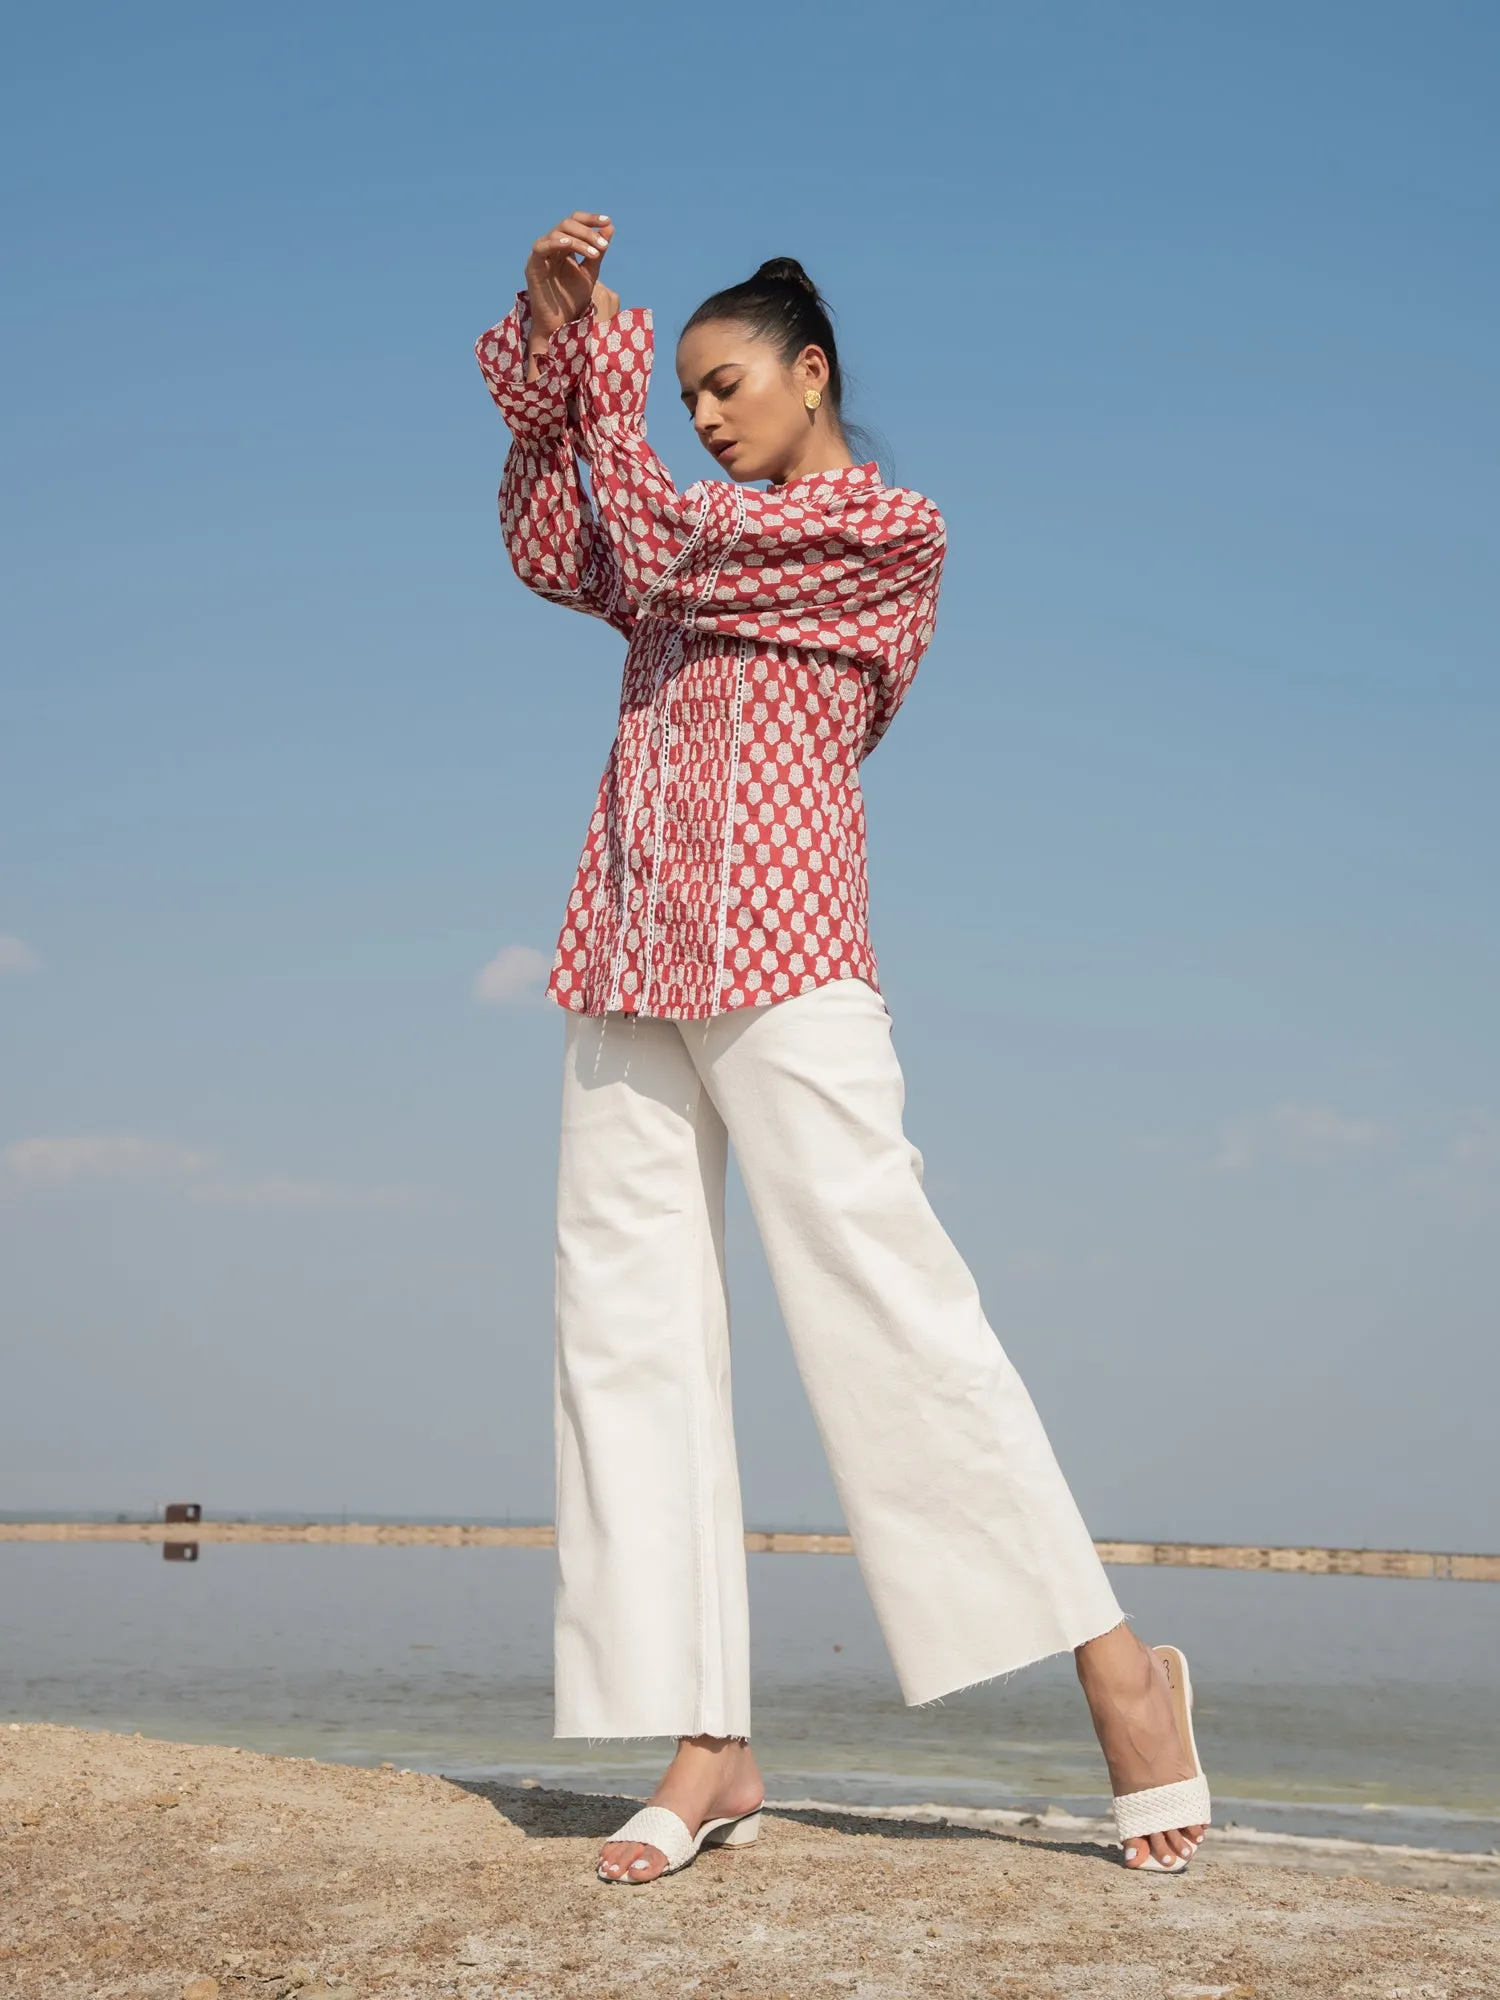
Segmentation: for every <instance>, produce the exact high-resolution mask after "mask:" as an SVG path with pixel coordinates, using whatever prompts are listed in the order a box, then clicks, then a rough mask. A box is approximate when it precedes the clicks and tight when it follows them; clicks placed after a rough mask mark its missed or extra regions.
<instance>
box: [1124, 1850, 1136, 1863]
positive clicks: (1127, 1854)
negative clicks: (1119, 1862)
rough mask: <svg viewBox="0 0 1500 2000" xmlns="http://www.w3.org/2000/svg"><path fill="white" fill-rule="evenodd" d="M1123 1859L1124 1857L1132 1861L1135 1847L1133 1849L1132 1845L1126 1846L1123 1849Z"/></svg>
mask: <svg viewBox="0 0 1500 2000" xmlns="http://www.w3.org/2000/svg"><path fill="white" fill-rule="evenodd" d="M1125 1859H1126V1860H1127V1861H1134V1859H1135V1849H1134V1848H1133V1847H1127V1848H1126V1850H1125Z"/></svg>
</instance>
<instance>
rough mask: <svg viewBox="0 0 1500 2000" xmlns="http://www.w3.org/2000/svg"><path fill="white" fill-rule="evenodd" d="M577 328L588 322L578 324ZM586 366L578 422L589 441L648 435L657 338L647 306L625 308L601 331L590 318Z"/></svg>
mask: <svg viewBox="0 0 1500 2000" xmlns="http://www.w3.org/2000/svg"><path fill="white" fill-rule="evenodd" d="M574 324H575V325H581V324H583V322H581V321H575V322H574ZM586 344H587V349H588V354H587V366H586V367H585V368H584V369H583V371H582V374H581V377H580V379H579V383H578V421H579V425H580V428H581V429H582V431H583V433H584V435H585V436H587V435H588V434H589V432H591V431H592V432H594V433H595V434H596V435H598V436H602V437H607V436H609V435H610V434H611V433H612V432H615V431H619V430H627V431H638V432H640V433H641V434H642V435H643V436H644V434H645V429H646V391H647V389H648V388H649V387H650V385H651V361H652V351H653V335H652V330H651V312H650V309H649V307H646V306H626V307H624V308H623V310H621V311H620V312H617V313H616V314H615V316H614V318H613V319H611V320H607V321H605V322H604V324H603V325H600V323H599V321H598V319H597V318H594V317H593V316H592V315H591V316H590V323H589V327H588V336H587V343H586Z"/></svg>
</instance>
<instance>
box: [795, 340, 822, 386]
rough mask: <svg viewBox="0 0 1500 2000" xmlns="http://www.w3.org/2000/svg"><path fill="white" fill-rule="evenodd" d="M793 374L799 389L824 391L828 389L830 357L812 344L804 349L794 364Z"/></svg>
mask: <svg viewBox="0 0 1500 2000" xmlns="http://www.w3.org/2000/svg"><path fill="white" fill-rule="evenodd" d="M792 373H793V375H794V376H795V377H796V380H797V387H798V388H799V389H818V390H823V389H826V388H827V387H828V356H827V355H826V354H825V353H824V352H823V350H822V348H821V347H818V346H815V345H813V344H812V343H811V342H809V344H808V345H807V346H806V347H804V348H803V350H802V352H801V353H800V354H799V355H798V356H797V359H796V360H795V361H794V362H793V363H792Z"/></svg>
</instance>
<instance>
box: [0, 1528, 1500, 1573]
mask: <svg viewBox="0 0 1500 2000" xmlns="http://www.w3.org/2000/svg"><path fill="white" fill-rule="evenodd" d="M190 1532H191V1535H192V1539H193V1541H195V1542H201V1543H207V1542H312V1543H323V1544H327V1545H330V1546H344V1547H360V1548H370V1547H375V1548H438V1549H455V1548H459V1549H467V1548H472V1549H550V1548H551V1547H552V1545H553V1542H554V1539H555V1537H554V1533H553V1530H552V1528H551V1527H550V1526H543V1525H538V1526H534V1527H524V1526H523V1527H512V1526H500V1525H497V1524H494V1523H488V1522H481V1523H467V1522H461V1521H439V1522H430V1521H206V1520H201V1519H199V1520H194V1521H193V1523H192V1527H191V1530H190ZM183 1537H184V1528H183V1524H182V1523H181V1522H180V1521H0V1541H5V1542H172V1543H181V1542H182V1540H183ZM745 1547H746V1549H747V1550H748V1551H749V1552H750V1553H751V1554H752V1555H789V1556H847V1555H852V1554H853V1552H854V1544H853V1541H852V1540H851V1539H850V1537H849V1536H848V1535H817V1534H792V1533H789V1532H786V1531H784V1530H781V1529H775V1530H759V1529H756V1530H752V1531H751V1532H750V1533H748V1534H747V1535H746V1536H745ZM1094 1547H1095V1548H1096V1549H1097V1550H1098V1551H1099V1557H1100V1560H1101V1561H1102V1562H1106V1563H1112V1564H1121V1565H1128V1566H1138V1565H1148V1566H1152V1567H1157V1568H1163V1569H1243V1570H1275V1571H1279V1572H1281V1573H1283V1574H1291V1575H1297V1576H1391V1577H1416V1578H1425V1579H1428V1580H1431V1579H1434V1578H1440V1579H1442V1580H1444V1581H1447V1582H1451V1583H1500V1555H1455V1554H1442V1553H1438V1552H1435V1551H1432V1550H1425V1549H1324V1548H1271V1547H1240V1546H1237V1545H1232V1544H1227V1543H1222V1542H1107V1541H1106V1542H1095V1544H1094Z"/></svg>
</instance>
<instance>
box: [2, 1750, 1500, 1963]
mask: <svg viewBox="0 0 1500 2000" xmlns="http://www.w3.org/2000/svg"><path fill="white" fill-rule="evenodd" d="M626 1809H627V1808H626V1805H625V1802H622V1801H619V1800H608V1799H595V1798H588V1797H583V1796H579V1795H576V1794H570V1793H559V1792H546V1791H539V1790H524V1789H521V1788H512V1787H501V1786H489V1787H483V1788H474V1789H468V1788H466V1787H463V1786H460V1785H457V1784H451V1783H449V1782H447V1781H446V1780H444V1779H441V1778H433V1777H424V1776H420V1775H417V1774H414V1773H406V1772H397V1771H390V1770H380V1771H370V1770H361V1769H354V1768H350V1767H347V1766H342V1765H337V1764H320V1763H314V1762H312V1761H310V1760H302V1759H298V1758H286V1757H262V1756H257V1755H254V1754H252V1753H250V1752H248V1751H246V1752H241V1751H236V1750H230V1749H223V1748H212V1747H201V1748H200V1747H190V1746H186V1745H182V1744H176V1743H162V1742H154V1741H150V1740H146V1739H143V1738H141V1737H126V1736H112V1735H108V1734H105V1733H103V1732H91V1731H85V1730H78V1729H64V1728H54V1727H51V1726H48V1725H42V1724H38V1725H27V1726H25V1727H23V1728H21V1729H15V1728H8V1727H0V1995H3V1996H4V2000H137V1996H139V2000H183V1996H186V2000H240V1996H245V1997H246V2000H250V1996H255V2000H262V1996H264V2000H281V1996H284V1995H288V1994H297V1995H300V1996H301V2000H319V1997H320V1996H322V2000H334V1996H339V2000H364V1996H375V1995H381V1996H390V2000H400V1996H405V1995H412V1996H424V1997H425V1996H427V1995H453V1996H456V2000H499V1996H501V1995H505V1996H538V2000H540V1997H541V1996H547V2000H551V1996H554V1995H565V1996H574V1995H576V1996H580V2000H584V1996H586V2000H614V1996H620V2000H623V1996H626V1995H629V1996H631V2000H637V1996H647V1997H648V2000H649V1996H655V1995H662V1996H667V1995H672V1996H677V1995H684V1994H692V1995H699V1996H703V1997H704V2000H777V1996H781V2000H825V1996H827V1997H828V2000H831V1997H832V1996H834V1995H837V1996H840V2000H904V1996H907V1995H944V1996H948V1995H951V1996H954V2000H974V1996H991V1995H994V1996H1004V2000H1168V1996H1174V2000H1189V1996H1205V2000H1206V1996H1208V1995H1217V1996H1220V2000H1230V1996H1235V2000H1250V1996H1252V1995H1253V1996H1255V2000H1284V1996H1285V2000H1292V1996H1301V1995H1308V1996H1316V2000H1397V1996H1410V2000H1488V1996H1495V1995H1500V1905H1497V1904H1496V1903H1495V1902H1493V1901H1483V1900H1480V1899H1478V1898H1470V1897H1462V1896H1440V1895H1430V1894H1426V1893H1423V1892H1421V1891H1418V1890H1413V1889H1407V1888H1396V1887H1391V1886H1389V1885H1378V1884H1375V1883H1371V1882H1365V1881H1362V1880H1358V1879H1336V1878H1330V1877H1327V1876H1318V1875H1309V1874H1299V1873H1293V1872H1290V1871H1288V1870H1284V1869H1280V1868H1267V1867H1245V1866H1242V1865H1239V1864H1236V1863H1232V1862H1227V1861H1216V1860H1215V1859H1214V1858H1213V1854H1212V1847H1211V1845H1210V1847H1209V1849H1208V1850H1206V1851H1205V1853H1204V1854H1202V1855H1200V1857H1199V1859H1198V1860H1197V1861H1196V1862H1195V1863H1194V1865H1193V1868H1192V1870H1191V1871H1190V1873H1189V1874H1188V1875H1187V1876H1186V1877H1185V1878H1184V1879H1183V1880H1181V1881H1161V1880H1157V1881H1156V1882H1154V1883H1153V1882H1151V1881H1150V1880H1149V1879H1148V1878H1141V1877H1132V1876H1127V1875H1126V1874H1125V1873H1124V1871H1123V1870H1122V1869H1121V1868H1120V1867H1119V1865H1118V1864H1117V1863H1116V1862H1113V1861H1111V1860H1109V1859H1106V1858H1104V1857H1103V1856H1101V1855H1100V1854H1098V1853H1097V1852H1093V1851H1086V1850H1083V1849H1080V1848H1070V1847H1064V1846H1057V1845H1051V1844H1046V1843H1043V1842H1038V1841H1031V1840H1027V1839H1025V1838H1018V1837H1014V1836H1011V1835H1007V1834H997V1833H990V1832H976V1831H973V1830H971V1829H959V1828H951V1827H935V1826H930V1825H925V1826H917V1825H908V1824H902V1823H900V1822H894V1821H875V1822H872V1821H868V1820H865V1821H859V1820H842V1819H839V1818H837V1817H836V1816H834V1815H828V1814H823V1815H818V1814H799V1815H797V1816H795V1817H784V1816H768V1818H767V1819H766V1821H765V1823H764V1829H763V1832H762V1834H761V1838H760V1840H759V1842H758V1843H757V1844H756V1845H755V1846H754V1847H749V1848H745V1849H742V1850H740V1851H738V1852H722V1853H717V1854H710V1855H708V1856H705V1857H704V1858H703V1859H702V1860H700V1861H699V1862H698V1863H697V1864H696V1866H694V1867H693V1868H691V1869H689V1870H687V1871H686V1872H685V1873H684V1874H682V1875H679V1876H676V1877H674V1878H672V1879H671V1880H669V1881H666V1882H662V1883H659V1884H657V1885H655V1886H654V1887H650V1888H642V1889H629V1888H624V1887H621V1888H607V1887H605V1886H604V1885H602V1884H600V1883H597V1882H595V1881H594V1879H593V1876H592V1867H593V1853H594V1849H595V1846H596V1844H597V1842H598V1840H599V1839H600V1838H601V1837H602V1836H603V1835H604V1834H606V1833H608V1832H609V1831H610V1830H611V1828H612V1827H613V1826H615V1825H617V1824H618V1823H619V1820H620V1818H621V1817H623V1815H624V1811H625V1810H626Z"/></svg>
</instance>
